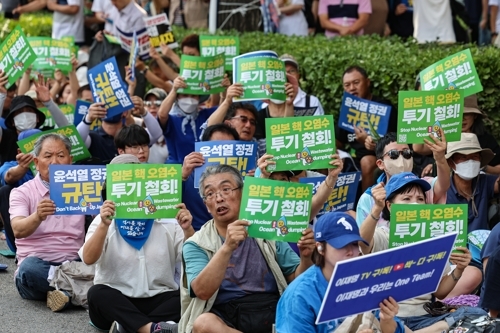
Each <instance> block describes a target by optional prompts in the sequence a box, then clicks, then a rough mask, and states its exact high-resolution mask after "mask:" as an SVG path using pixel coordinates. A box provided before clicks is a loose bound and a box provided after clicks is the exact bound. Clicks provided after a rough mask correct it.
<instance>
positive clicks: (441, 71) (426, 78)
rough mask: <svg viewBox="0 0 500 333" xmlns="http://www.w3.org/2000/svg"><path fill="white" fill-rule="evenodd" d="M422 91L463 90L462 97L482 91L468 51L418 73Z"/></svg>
mask: <svg viewBox="0 0 500 333" xmlns="http://www.w3.org/2000/svg"><path fill="white" fill-rule="evenodd" d="M419 75H420V82H421V86H422V90H427V91H428V90H456V89H460V90H464V97H467V96H470V95H472V94H475V93H478V92H480V91H483V86H482V85H481V80H480V79H479V75H478V74H477V71H476V66H474V61H473V60H472V55H471V53H470V49H467V50H464V51H460V52H458V53H455V54H453V55H451V56H449V57H446V58H444V59H442V60H439V61H438V62H436V63H434V64H432V65H431V66H429V67H427V68H426V69H424V70H423V71H421V72H420V74H419Z"/></svg>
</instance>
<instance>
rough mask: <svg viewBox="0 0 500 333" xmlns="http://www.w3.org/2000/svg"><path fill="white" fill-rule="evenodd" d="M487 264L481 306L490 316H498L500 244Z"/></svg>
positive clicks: (499, 310) (499, 301)
mask: <svg viewBox="0 0 500 333" xmlns="http://www.w3.org/2000/svg"><path fill="white" fill-rule="evenodd" d="M487 262H488V265H486V264H484V265H485V274H484V283H483V289H482V290H481V299H480V301H479V306H480V307H482V308H484V309H487V310H488V311H489V316H490V317H492V318H498V314H499V313H500V298H499V297H498V295H500V280H499V279H498V276H500V246H497V248H496V249H495V250H494V251H493V252H492V253H491V255H490V256H489V258H488V261H487Z"/></svg>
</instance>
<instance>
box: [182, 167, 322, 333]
mask: <svg viewBox="0 0 500 333" xmlns="http://www.w3.org/2000/svg"><path fill="white" fill-rule="evenodd" d="M242 188H243V177H242V176H241V174H240V172H239V171H238V170H237V169H235V168H234V167H231V166H228V165H218V166H209V167H207V169H206V170H205V172H204V173H203V174H202V176H201V179H200V186H199V189H200V195H201V196H202V198H203V201H204V203H205V205H206V207H207V209H208V211H209V212H210V213H211V214H212V216H213V219H212V220H210V221H208V222H207V223H206V224H205V225H204V226H203V227H202V228H201V229H200V230H199V231H197V232H196V233H195V234H194V235H193V236H192V237H191V238H190V239H188V240H187V241H186V242H185V243H184V246H183V259H184V265H183V272H182V276H181V281H182V282H183V283H182V286H181V304H183V306H182V318H181V321H180V325H179V326H180V331H181V332H193V333H200V332H204V333H207V332H214V333H219V332H255V333H256V332H269V333H270V332H271V330H272V324H273V323H274V320H275V308H276V304H277V303H278V299H279V295H280V294H281V293H282V292H283V290H284V289H285V288H286V287H287V283H290V282H291V281H292V280H293V279H295V278H296V277H297V276H299V275H300V274H301V273H302V272H304V271H305V270H306V269H307V268H309V267H310V266H311V265H312V261H311V257H310V256H311V253H312V246H314V240H313V235H312V232H309V233H307V235H304V236H302V237H301V239H300V240H299V242H298V246H299V249H300V250H301V251H300V253H301V256H300V258H299V257H298V256H297V255H296V254H295V252H293V251H292V249H291V248H290V246H289V245H288V243H285V242H274V241H268V240H264V239H257V238H249V237H248V233H247V226H248V225H249V223H248V222H247V221H242V220H238V216H239V212H240V205H241V198H242ZM309 230H310V229H309ZM235 306H236V307H238V306H239V307H240V309H241V310H240V311H239V314H238V315H237V316H236V315H235V313H231V309H233V308H234V307H235ZM243 309H248V310H243ZM273 309H274V310H273ZM233 312H234V311H233ZM242 317H245V318H246V319H248V320H249V321H248V322H246V323H244V322H243V321H240V320H238V318H240V319H241V318H242ZM250 318H251V319H250ZM262 323H266V324H265V325H263V324H262ZM242 326H243V327H242Z"/></svg>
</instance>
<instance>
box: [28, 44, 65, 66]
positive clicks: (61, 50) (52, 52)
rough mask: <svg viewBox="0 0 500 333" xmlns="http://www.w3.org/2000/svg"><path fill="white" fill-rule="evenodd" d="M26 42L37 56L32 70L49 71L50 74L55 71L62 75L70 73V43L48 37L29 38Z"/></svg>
mask: <svg viewBox="0 0 500 333" xmlns="http://www.w3.org/2000/svg"><path fill="white" fill-rule="evenodd" d="M28 41H29V43H30V46H31V48H32V49H33V51H34V52H35V53H36V55H37V58H36V60H35V62H34V63H33V65H32V67H33V69H35V70H47V69H49V70H52V74H53V72H54V70H55V69H60V70H61V71H63V72H64V73H68V72H70V71H71V68H72V65H71V46H72V44H71V43H69V42H66V41H62V40H57V39H52V38H50V37H29V38H28Z"/></svg>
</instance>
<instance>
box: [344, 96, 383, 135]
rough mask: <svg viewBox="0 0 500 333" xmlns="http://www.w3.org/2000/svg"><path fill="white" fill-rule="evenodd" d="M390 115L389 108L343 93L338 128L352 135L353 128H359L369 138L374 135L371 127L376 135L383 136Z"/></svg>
mask: <svg viewBox="0 0 500 333" xmlns="http://www.w3.org/2000/svg"><path fill="white" fill-rule="evenodd" d="M390 115H391V106H389V105H385V104H381V103H377V102H373V101H370V100H367V99H363V98H359V97H357V96H354V95H351V94H349V93H346V92H344V95H343V96H342V105H341V108H340V116H339V123H338V126H339V128H342V129H344V130H346V131H348V132H351V133H354V126H356V127H361V128H363V129H364V130H365V131H366V132H367V133H368V134H370V135H371V136H373V135H374V134H372V127H373V130H375V131H376V132H377V134H379V135H385V134H386V133H387V128H388V126H389V118H390ZM370 124H371V126H370Z"/></svg>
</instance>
